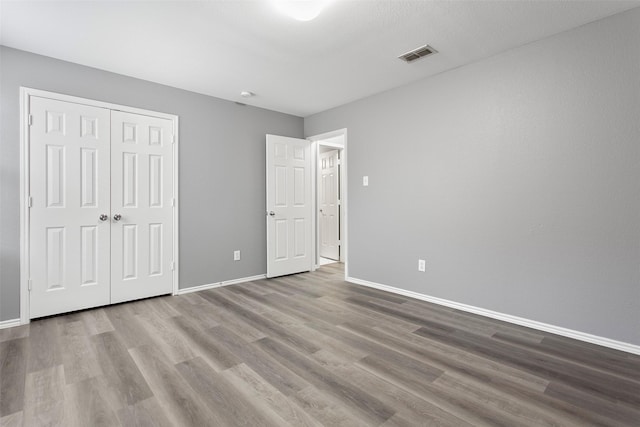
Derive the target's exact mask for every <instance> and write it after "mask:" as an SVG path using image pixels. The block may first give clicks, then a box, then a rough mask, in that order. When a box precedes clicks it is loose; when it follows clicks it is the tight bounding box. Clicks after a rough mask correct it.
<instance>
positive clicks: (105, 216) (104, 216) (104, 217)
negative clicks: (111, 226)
mask: <svg viewBox="0 0 640 427" xmlns="http://www.w3.org/2000/svg"><path fill="white" fill-rule="evenodd" d="M98 218H99V219H100V221H106V220H108V219H109V215H105V214H102V215H100V216H99V217H98Z"/></svg>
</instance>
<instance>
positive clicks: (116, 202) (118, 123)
mask: <svg viewBox="0 0 640 427" xmlns="http://www.w3.org/2000/svg"><path fill="white" fill-rule="evenodd" d="M172 137H173V124H172V122H171V120H168V119H160V118H156V117H149V116H143V115H139V114H131V113H123V112H120V111H112V112H111V141H112V142H111V207H112V209H111V212H112V218H111V221H112V222H111V224H112V228H111V260H112V275H111V302H112V303H117V302H122V301H128V300H133V299H138V298H145V297H150V296H155V295H161V294H168V293H171V292H172V290H173V274H172V262H173V245H172V242H173V208H172V200H173V197H174V195H173V145H172Z"/></svg>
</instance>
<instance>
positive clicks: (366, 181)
mask: <svg viewBox="0 0 640 427" xmlns="http://www.w3.org/2000/svg"><path fill="white" fill-rule="evenodd" d="M362 186H363V187H368V186H369V177H368V176H367V175H365V176H363V177H362Z"/></svg>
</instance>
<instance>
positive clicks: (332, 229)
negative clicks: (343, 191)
mask: <svg viewBox="0 0 640 427" xmlns="http://www.w3.org/2000/svg"><path fill="white" fill-rule="evenodd" d="M319 169H320V179H319V181H320V182H319V187H320V196H319V200H318V204H319V208H320V210H319V218H320V256H321V257H323V258H330V259H333V260H336V261H339V260H340V249H339V245H340V243H339V239H340V236H339V233H340V227H339V224H340V212H339V208H338V193H339V191H338V185H339V180H338V150H331V151H327V152H326V153H320V159H319Z"/></svg>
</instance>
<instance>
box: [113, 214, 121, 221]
mask: <svg viewBox="0 0 640 427" xmlns="http://www.w3.org/2000/svg"><path fill="white" fill-rule="evenodd" d="M121 219H122V215H120V214H115V215H114V216H113V220H114V221H115V222H118V221H120V220H121Z"/></svg>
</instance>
